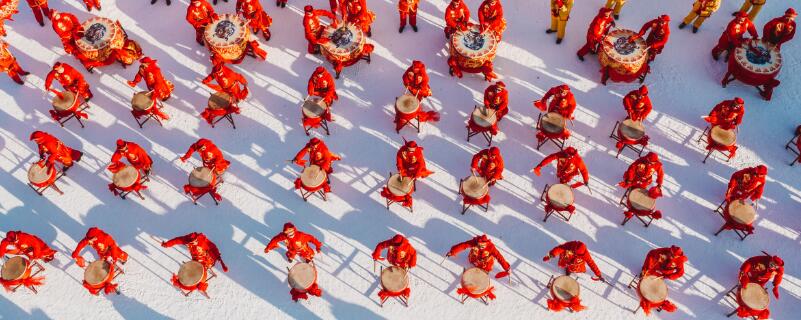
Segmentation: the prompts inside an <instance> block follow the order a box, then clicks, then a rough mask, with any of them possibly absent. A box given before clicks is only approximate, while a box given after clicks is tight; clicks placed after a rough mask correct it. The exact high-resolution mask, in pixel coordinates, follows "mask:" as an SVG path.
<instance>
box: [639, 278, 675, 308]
mask: <svg viewBox="0 0 801 320" xmlns="http://www.w3.org/2000/svg"><path fill="white" fill-rule="evenodd" d="M637 290H638V291H639V292H640V296H641V297H642V298H643V299H645V300H647V301H648V302H651V303H660V302H662V301H665V300H667V297H668V287H667V284H666V283H665V279H663V278H662V277H655V276H645V277H643V278H642V279H641V280H640V284H639V285H638V286H637Z"/></svg>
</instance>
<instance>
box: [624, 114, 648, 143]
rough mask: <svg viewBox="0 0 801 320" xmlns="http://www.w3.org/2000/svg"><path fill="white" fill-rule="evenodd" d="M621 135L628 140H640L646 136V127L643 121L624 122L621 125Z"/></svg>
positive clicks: (627, 120) (629, 120)
mask: <svg viewBox="0 0 801 320" xmlns="http://www.w3.org/2000/svg"><path fill="white" fill-rule="evenodd" d="M620 135H621V136H623V138H624V139H626V140H634V141H636V140H640V139H642V137H644V136H645V125H644V124H643V123H642V121H632V120H631V119H626V120H623V123H621V124H620Z"/></svg>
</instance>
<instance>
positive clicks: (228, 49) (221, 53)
mask: <svg viewBox="0 0 801 320" xmlns="http://www.w3.org/2000/svg"><path fill="white" fill-rule="evenodd" d="M203 39H204V40H206V44H207V45H208V47H209V50H211V52H212V53H214V54H215V55H217V56H218V57H220V58H222V59H224V60H228V61H235V60H239V59H241V58H242V57H243V56H245V52H246V49H247V46H248V41H250V30H249V29H248V27H247V22H246V21H245V20H242V18H240V17H239V16H237V15H235V14H230V13H228V14H221V15H220V16H219V17H218V18H217V20H214V21H212V23H209V24H208V25H207V26H206V30H205V31H204V32H203Z"/></svg>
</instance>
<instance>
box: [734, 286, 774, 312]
mask: <svg viewBox="0 0 801 320" xmlns="http://www.w3.org/2000/svg"><path fill="white" fill-rule="evenodd" d="M739 295H740V300H741V301H742V302H743V304H745V306H746V307H748V308H749V309H751V310H756V311H762V310H765V309H767V308H768V305H769V304H770V296H768V290H765V287H763V286H760V285H759V284H757V283H753V282H750V283H748V284H747V285H745V287H744V288H740V292H739Z"/></svg>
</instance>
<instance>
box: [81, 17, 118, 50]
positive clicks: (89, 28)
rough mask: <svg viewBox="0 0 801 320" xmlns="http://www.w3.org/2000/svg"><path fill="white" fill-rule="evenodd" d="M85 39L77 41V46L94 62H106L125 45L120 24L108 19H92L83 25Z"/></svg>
mask: <svg viewBox="0 0 801 320" xmlns="http://www.w3.org/2000/svg"><path fill="white" fill-rule="evenodd" d="M81 26H82V27H83V30H84V34H83V37H81V38H79V39H78V40H76V41H75V45H76V46H77V47H78V51H80V52H81V53H82V54H83V55H84V56H86V58H88V59H89V60H93V61H105V60H106V59H107V58H108V57H109V55H111V52H112V50H115V49H120V48H122V47H123V45H125V33H124V32H123V31H122V28H121V27H120V25H119V23H117V22H114V21H112V20H111V19H108V18H102V17H92V18H89V20H86V21H85V22H84V23H83V24H82V25H81Z"/></svg>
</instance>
